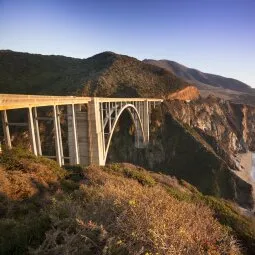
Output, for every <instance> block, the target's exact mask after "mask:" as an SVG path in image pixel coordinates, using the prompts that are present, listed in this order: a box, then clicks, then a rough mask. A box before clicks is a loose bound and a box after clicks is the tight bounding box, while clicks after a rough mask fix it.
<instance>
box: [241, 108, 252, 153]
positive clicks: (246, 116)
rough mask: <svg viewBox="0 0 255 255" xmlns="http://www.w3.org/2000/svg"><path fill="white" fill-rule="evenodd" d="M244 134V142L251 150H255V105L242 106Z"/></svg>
mask: <svg viewBox="0 0 255 255" xmlns="http://www.w3.org/2000/svg"><path fill="white" fill-rule="evenodd" d="M242 114H243V119H242V134H243V139H244V142H245V143H246V144H247V145H248V148H249V149H250V150H251V151H255V107H252V106H246V105H245V106H243V107H242Z"/></svg>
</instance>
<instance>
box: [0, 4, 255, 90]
mask: <svg viewBox="0 0 255 255" xmlns="http://www.w3.org/2000/svg"><path fill="white" fill-rule="evenodd" d="M0 49H10V50H14V51H20V52H30V53H40V54H50V55H65V56H71V57H77V58H87V57H90V56H92V55H95V54H97V53H99V52H102V51H113V52H116V53H119V54H125V55H129V56H132V57H135V58H138V59H140V60H143V59H145V58H149V59H169V60H173V61H176V62H179V63H181V64H183V65H186V66H188V67H192V68H196V69H199V70H201V71H203V72H209V73H214V74H219V75H222V76H225V77H231V78H236V79H239V80H241V81H243V82H245V83H247V84H249V85H251V86H253V87H255V0H153V1H152V0H125V1H122V0H83V1H82V0H0Z"/></svg>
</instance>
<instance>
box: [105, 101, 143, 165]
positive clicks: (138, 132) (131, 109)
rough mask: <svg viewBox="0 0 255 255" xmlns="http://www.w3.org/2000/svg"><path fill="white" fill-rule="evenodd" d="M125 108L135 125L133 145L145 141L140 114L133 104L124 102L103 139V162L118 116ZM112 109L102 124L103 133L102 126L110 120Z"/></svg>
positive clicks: (139, 145)
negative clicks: (109, 130) (105, 138)
mask: <svg viewBox="0 0 255 255" xmlns="http://www.w3.org/2000/svg"><path fill="white" fill-rule="evenodd" d="M125 110H127V112H128V113H129V115H130V117H131V119H132V122H133V124H134V126H135V139H136V141H135V145H136V146H137V147H141V146H142V145H143V143H144V142H145V135H144V130H143V123H142V119H141V116H140V114H139V112H138V110H137V108H136V107H135V106H134V105H133V104H126V105H124V106H123V107H122V108H121V109H120V110H119V111H118V114H117V115H116V116H115V118H114V121H113V124H112V128H111V132H110V134H109V136H108V139H107V141H105V153H104V163H105V162H106V159H107V155H108V151H109V148H110V144H111V140H112V136H113V133H114V130H115V127H116V125H117V123H118V121H119V118H120V116H121V115H122V113H123V112H124V111H125ZM112 113H113V111H112V112H111V114H110V116H109V117H108V120H106V121H104V124H103V125H104V126H103V133H104V128H105V124H106V122H107V121H110V118H111V115H112ZM103 135H104V134H103Z"/></svg>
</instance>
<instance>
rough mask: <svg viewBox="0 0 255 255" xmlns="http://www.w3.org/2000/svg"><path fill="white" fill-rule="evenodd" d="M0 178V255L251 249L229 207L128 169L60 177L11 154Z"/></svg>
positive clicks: (0, 165)
mask: <svg viewBox="0 0 255 255" xmlns="http://www.w3.org/2000/svg"><path fill="white" fill-rule="evenodd" d="M17 163H18V164H17ZM0 171H1V186H0V195H1V196H0V198H1V199H0V208H1V214H0V240H1V242H0V252H1V254H28V253H29V254H53V255H54V254H63V253H66V254H74V255H75V254H81V253H82V254H157V253H158V254H192V253H193V254H205V253H206V254H207V253H208V254H209V253H210V254H235V255H237V254H245V251H246V250H247V252H248V253H249V254H252V250H253V248H254V240H255V233H254V231H253V230H252V224H251V223H250V222H249V219H248V218H246V217H243V216H241V215H239V213H238V211H237V210H236V209H235V208H233V207H232V206H231V205H230V204H229V203H227V202H225V201H223V200H220V199H215V198H212V197H209V196H203V195H202V194H201V193H199V192H198V191H197V190H196V189H195V188H194V187H192V186H191V185H189V184H188V183H186V182H184V181H178V180H176V179H175V178H172V177H169V176H165V175H162V174H156V173H152V172H148V171H146V170H144V169H142V168H140V167H136V166H134V165H130V164H113V165H107V166H105V167H96V166H91V167H88V168H81V167H75V168H73V169H72V168H70V167H69V169H68V171H67V170H65V169H60V168H59V167H58V166H57V165H56V163H54V162H51V161H50V160H46V159H42V158H36V157H34V156H33V155H31V154H29V153H27V152H25V151H23V150H20V149H16V150H12V151H4V153H3V154H2V155H0ZM46 173H47V174H46ZM45 174H46V175H45ZM13 183H15V184H16V186H13ZM236 240H239V241H240V242H239V243H238V245H237V242H236ZM240 246H241V247H240Z"/></svg>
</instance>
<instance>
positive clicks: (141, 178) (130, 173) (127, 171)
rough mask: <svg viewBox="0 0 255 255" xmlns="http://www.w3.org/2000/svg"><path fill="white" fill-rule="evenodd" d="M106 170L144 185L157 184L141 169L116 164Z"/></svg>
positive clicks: (105, 168)
mask: <svg viewBox="0 0 255 255" xmlns="http://www.w3.org/2000/svg"><path fill="white" fill-rule="evenodd" d="M104 170H105V171H108V172H112V173H114V174H121V175H122V176H124V177H127V178H131V179H134V180H137V181H138V182H139V183H140V184H142V185H148V186H154V185H155V183H156V182H155V180H154V178H153V177H152V176H151V175H150V174H149V173H148V172H147V171H145V170H144V169H143V168H141V167H125V164H124V165H123V164H117V163H116V164H112V165H110V167H108V166H106V167H104Z"/></svg>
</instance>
